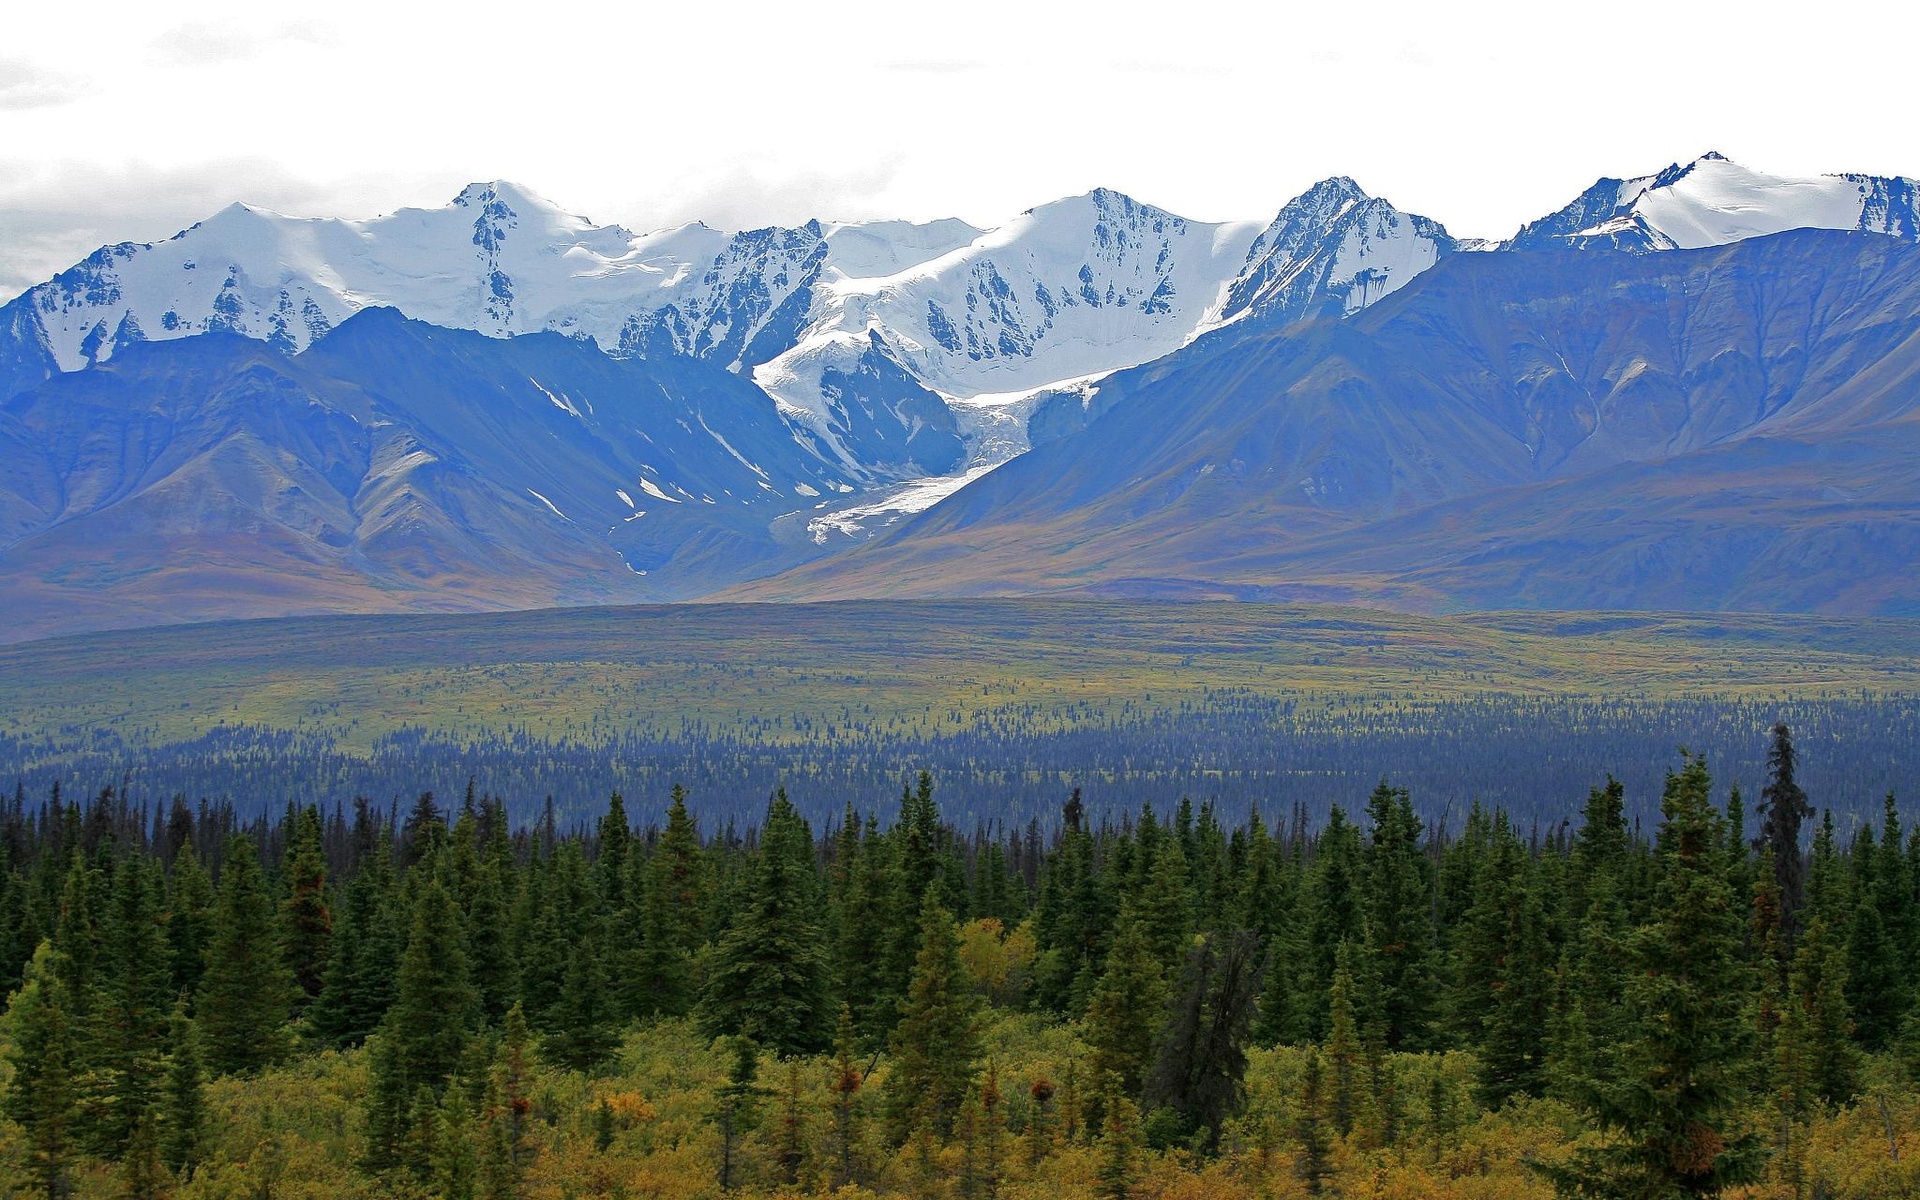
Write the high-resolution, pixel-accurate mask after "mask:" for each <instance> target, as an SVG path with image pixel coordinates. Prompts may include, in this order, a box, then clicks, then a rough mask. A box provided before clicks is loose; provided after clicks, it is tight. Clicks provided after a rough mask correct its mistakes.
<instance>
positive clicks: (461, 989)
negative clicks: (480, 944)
mask: <svg viewBox="0 0 1920 1200" xmlns="http://www.w3.org/2000/svg"><path fill="white" fill-rule="evenodd" d="M396 985H397V986H396V994H395V996H394V1001H393V1007H392V1008H391V1009H389V1010H388V1012H387V1017H386V1023H385V1026H384V1033H383V1036H384V1037H385V1038H386V1039H387V1040H389V1041H390V1042H391V1043H392V1044H393V1054H394V1061H395V1063H396V1064H397V1066H398V1069H399V1070H400V1072H401V1073H402V1077H403V1080H404V1084H405V1086H404V1091H403V1093H402V1094H404V1095H407V1096H409V1097H410V1096H412V1095H413V1093H414V1092H415V1091H416V1090H417V1089H419V1088H422V1087H424V1088H427V1089H429V1090H430V1091H431V1092H432V1093H433V1094H434V1096H435V1103H436V1104H437V1103H438V1097H439V1095H440V1093H441V1092H442V1091H443V1090H444V1089H445V1088H446V1084H447V1080H448V1079H449V1078H451V1077H452V1075H453V1073H454V1071H455V1070H456V1069H457V1068H458V1067H459V1065H460V1059H461V1056H462V1054H463V1053H464V1052H465V1050H466V1047H467V1040H468V1038H469V1036H470V1035H471V1034H472V1031H473V1029H474V1027H475V1025H476V1023H477V1021H478V1018H479V999H478V997H477V996H476V995H475V994H474V990H473V983H472V980H471V979H470V978H469V976H468V973H467V935H466V931H465V929H463V928H462V926H461V921H460V910H459V908H458V907H457V906H455V904H454V902H453V897H451V896H449V895H448V894H447V890H446V888H445V887H443V886H441V883H440V881H439V880H438V879H435V878H432V877H428V878H427V879H426V880H425V881H424V882H423V883H422V884H421V885H420V887H419V890H418V891H417V892H416V893H415V895H414V901H413V919H412V922H411V928H410V931H409V933H408V936H407V948H406V951H405V952H404V953H403V954H402V955H401V958H400V971H399V977H398V979H397V980H396Z"/></svg>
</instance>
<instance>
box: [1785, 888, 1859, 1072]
mask: <svg viewBox="0 0 1920 1200" xmlns="http://www.w3.org/2000/svg"><path fill="white" fill-rule="evenodd" d="M1846 971H1847V965H1846V958H1845V957H1844V955H1843V954H1842V953H1841V949H1840V947H1839V946H1838V945H1837V944H1836V943H1835V942H1834V939H1833V938H1832V936H1831V935H1830V934H1829V933H1828V932H1827V927H1826V922H1825V921H1823V920H1821V919H1820V918H1819V917H1815V918H1814V919H1813V920H1812V921H1810V922H1808V923H1807V926H1806V928H1805V929H1804V930H1803V931H1802V933H1801V937H1800V943H1799V948H1798V950H1797V952H1796V953H1795V955H1794V962H1793V975H1792V981H1791V984H1790V985H1789V987H1788V990H1787V1003H1786V1011H1787V1013H1788V1014H1789V1015H1790V1017H1791V1018H1792V1022H1793V1024H1794V1025H1795V1026H1796V1030H1795V1032H1796V1033H1797V1035H1798V1039H1797V1040H1798V1044H1797V1045H1796V1046H1793V1047H1791V1048H1790V1049H1783V1050H1782V1052H1781V1054H1782V1057H1783V1058H1785V1057H1789V1056H1790V1055H1791V1054H1795V1053H1797V1054H1799V1055H1800V1056H1802V1057H1803V1060H1804V1061H1803V1062H1802V1063H1800V1064H1796V1066H1797V1067H1798V1070H1797V1072H1796V1073H1797V1074H1799V1075H1801V1076H1802V1077H1803V1078H1804V1079H1805V1091H1806V1095H1807V1096H1808V1097H1809V1098H1812V1099H1817V1100H1818V1101H1819V1102H1820V1103H1822V1104H1824V1105H1826V1106H1827V1107H1829V1108H1837V1107H1839V1106H1840V1105H1842V1104H1846V1103H1847V1102H1849V1101H1851V1100H1852V1099H1853V1097H1854V1095H1855V1093H1856V1092H1858V1091H1859V1088H1860V1052H1859V1050H1858V1049H1857V1048H1856V1047H1855V1046H1854V1043H1853V1017H1852V1014H1851V1013H1850V1012H1849V1011H1848V1009H1847V996H1846V986H1847V980H1846ZM1783 1040H1784V1039H1783Z"/></svg>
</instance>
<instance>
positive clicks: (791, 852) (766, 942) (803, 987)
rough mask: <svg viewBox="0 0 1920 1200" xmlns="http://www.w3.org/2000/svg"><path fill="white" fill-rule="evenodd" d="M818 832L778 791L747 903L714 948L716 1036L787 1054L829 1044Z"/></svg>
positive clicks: (711, 1004) (710, 1003) (711, 979)
mask: <svg viewBox="0 0 1920 1200" xmlns="http://www.w3.org/2000/svg"><path fill="white" fill-rule="evenodd" d="M818 901H819V887H818V882H817V880H816V878H815V874H814V860H813V838H812V835H811V834H810V833H809V832H808V830H807V824H806V822H805V821H804V820H802V819H801V817H800V814H799V813H797V812H795V811H794V808H793V805H792V804H791V803H790V802H789V801H788V800H787V797H786V793H785V792H784V791H782V792H780V793H778V794H777V795H775V797H774V799H773V802H772V803H771V804H770V805H769V806H768V809H767V820H766V824H765V825H764V826H763V827H762V829H761V835H760V846H759V849H758V851H757V853H756V854H755V855H754V857H753V860H752V862H751V864H750V865H749V867H748V870H747V875H746V877H745V879H744V880H743V896H742V902H741V905H740V908H739V909H738V910H737V911H736V912H735V913H734V916H733V923H732V926H731V928H729V929H728V930H727V931H726V933H724V934H723V935H722V936H721V938H720V940H719V941H718V943H716V944H715V945H714V947H713V954H712V959H711V963H712V970H711V972H710V974H709V976H708V982H707V987H706V992H705V995H704V996H703V998H702V1001H701V1008H702V1023H703V1025H704V1027H705V1028H706V1029H707V1030H708V1031H709V1032H710V1033H711V1034H714V1035H722V1034H740V1035H744V1036H747V1037H751V1038H752V1039H754V1040H755V1041H756V1042H759V1043H761V1044H763V1045H765V1046H767V1047H768V1048H769V1049H771V1050H773V1051H774V1052H775V1053H777V1054H780V1055H792V1054H811V1053H814V1052H816V1051H818V1050H821V1049H823V1048H825V1046H826V1044H827V1037H828V1035H827V1029H826V1013H827V1011H828V1010H827V1003H828V1001H827V962H826V952H825V945H824V941H825V939H824V935H823V933H822V930H821V925H820V919H819V914H818V907H819V903H818Z"/></svg>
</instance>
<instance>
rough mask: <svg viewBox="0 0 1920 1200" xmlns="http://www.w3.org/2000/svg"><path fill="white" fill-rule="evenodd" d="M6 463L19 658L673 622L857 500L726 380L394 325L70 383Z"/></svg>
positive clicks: (148, 358)
mask: <svg viewBox="0 0 1920 1200" xmlns="http://www.w3.org/2000/svg"><path fill="white" fill-rule="evenodd" d="M721 430H725V431H726V432H725V433H721V432H719V431H721ZM0 456H4V460H5V462H6V464H7V467H8V470H7V472H6V473H5V476H4V479H5V482H4V484H0V536H4V537H5V550H4V553H0V586H3V587H4V588H5V590H6V592H7V594H8V596H9V600H10V615H11V616H12V618H13V620H14V621H15V622H16V624H15V633H16V636H17V635H18V634H19V633H20V632H25V631H30V630H32V629H34V628H54V627H63V628H74V627H103V626H113V625H120V624H136V623H148V622H150V621H151V620H153V619H154V617H155V615H156V614H158V615H159V616H161V617H162V618H163V619H174V620H182V619H195V618H208V617H220V616H241V615H258V614H260V613H263V612H287V613H292V612H316V611H391V610H399V609H424V610H446V609H467V608H489V607H512V606H527V605H539V604H551V603H556V602H570V603H578V602H595V601H604V600H615V599H645V598H656V599H658V598H682V597H685V596H688V595H694V594H698V593H700V592H702V591H705V590H710V589H711V588H712V587H713V586H716V585H717V584H719V583H723V582H729V581H732V580H734V579H737V578H740V571H741V570H742V569H743V568H745V569H749V570H750V569H752V567H751V565H752V564H758V565H759V566H760V568H761V569H766V568H767V567H769V566H771V565H775V564H777V563H779V562H780V561H782V555H787V556H789V558H790V556H791V554H792V550H791V549H788V548H783V547H780V546H778V545H776V544H775V543H774V542H773V541H772V539H771V535H770V534H769V532H768V525H769V523H770V522H771V521H772V520H773V519H774V517H775V516H777V515H778V513H779V512H781V511H785V510H787V509H795V508H800V507H803V506H805V505H807V503H808V497H811V496H820V495H826V494H835V493H837V492H839V491H840V489H842V488H843V487H845V486H846V484H845V482H844V476H843V475H842V474H840V473H838V472H836V471H835V470H834V469H833V468H832V467H831V466H829V465H828V464H827V463H826V462H824V461H823V460H822V459H821V457H820V456H819V454H818V453H817V452H815V451H813V450H810V449H808V448H807V447H804V446H802V445H801V444H799V443H798V442H796V441H795V440H794V439H793V438H792V436H791V435H790V434H789V432H788V431H787V430H786V428H785V427H784V426H783V425H782V424H781V423H780V422H779V420H778V419H777V418H776V416H775V414H774V412H773V404H772V402H771V401H770V400H769V399H768V398H767V397H766V395H765V394H764V393H762V392H760V391H759V390H758V389H757V388H754V387H753V386H752V385H751V384H749V383H746V382H745V381H743V380H741V379H739V378H738V377H737V376H735V375H733V374H731V373H729V372H726V371H723V370H720V369H718V368H714V367H710V366H707V365H705V364H703V363H701V362H699V361H697V360H692V359H686V358H680V359H673V360H669V361H667V362H664V363H648V362H640V361H618V360H614V359H611V358H608V357H607V356H606V355H604V354H602V353H600V352H599V351H598V350H597V349H595V348H594V347H593V346H592V345H591V344H589V343H584V342H580V341H576V340H574V339H570V338H565V337H561V336H559V335H555V334H544V335H529V336H524V337H519V338H514V339H510V340H503V339H491V338H486V337H483V336H480V335H478V334H475V333H469V332H463V331H454V330H446V329H440V328H436V327H434V326H430V325H425V324H421V323H419V322H413V321H408V320H406V319H404V318H402V317H400V316H398V315H397V314H395V313H393V312H392V311H391V310H384V309H370V310H366V311H365V312H363V313H361V314H360V315H358V316H355V317H353V318H352V319H350V320H348V321H347V322H346V323H345V324H343V325H342V326H341V327H340V328H339V329H337V330H335V331H334V332H333V333H332V334H330V335H329V336H328V337H326V338H324V339H322V340H321V341H319V342H317V343H315V345H314V346H313V347H312V348H311V349H309V350H307V351H306V352H304V353H302V354H300V355H298V356H295V357H292V358H288V357H286V356H284V355H281V354H278V353H276V352H274V351H273V350H271V349H270V348H268V347H266V346H264V345H262V344H260V343H258V342H255V341H250V340H246V339H242V338H238V337H234V336H231V335H224V336H223V335H212V336H207V337H200V338H193V339H188V340H184V341H177V342H168V343H153V344H149V345H145V346H139V347H134V348H132V349H130V350H129V351H128V352H126V353H124V354H121V355H118V356H116V357H115V359H114V360H113V361H112V362H110V363H106V364H102V365H101V366H99V367H96V368H93V369H91V370H88V371H83V372H76V373H71V374H64V375H57V376H56V377H54V378H52V379H50V380H47V381H45V382H43V383H41V384H40V385H39V386H37V387H31V388H28V389H27V390H24V391H21V392H18V393H16V394H15V395H14V396H13V398H12V399H10V400H9V401H7V402H6V403H5V404H4V405H3V406H0Z"/></svg>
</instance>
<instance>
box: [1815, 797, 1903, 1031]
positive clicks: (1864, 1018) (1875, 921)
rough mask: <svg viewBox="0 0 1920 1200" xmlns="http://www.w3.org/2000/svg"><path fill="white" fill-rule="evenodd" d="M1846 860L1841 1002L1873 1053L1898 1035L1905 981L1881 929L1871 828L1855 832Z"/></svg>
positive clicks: (1881, 892)
mask: <svg viewBox="0 0 1920 1200" xmlns="http://www.w3.org/2000/svg"><path fill="white" fill-rule="evenodd" d="M1849 858H1850V859H1851V860H1852V861H1851V867H1852V870H1851V880H1850V886H1849V887H1848V888H1847V889H1846V894H1847V895H1849V896H1850V897H1851V898H1852V903H1853V911H1852V913H1851V914H1850V915H1849V916H1848V918H1847V920H1846V932H1847V1003H1848V1005H1849V1006H1850V1007H1851V1008H1852V1010H1853V1019H1854V1027H1855V1030H1856V1033H1857V1035H1858V1037H1859V1039H1860V1044H1861V1046H1863V1047H1864V1048H1866V1049H1867V1050H1870V1051H1873V1052H1876V1053H1877V1052H1879V1051H1881V1050H1884V1049H1886V1048H1887V1047H1888V1046H1890V1045H1892V1043H1893V1039H1894V1037H1895V1035H1896V1034H1898V1032H1899V1029H1900V1015H1901V1012H1902V1009H1903V1006H1904V1001H1905V991H1906V982H1905V977H1904V975H1903V974H1902V971H1901V965H1900V953H1899V950H1898V947H1897V946H1896V944H1895V943H1894V940H1893V938H1892V937H1890V936H1889V931H1888V929H1887V925H1886V911H1887V909H1888V908H1889V907H1891V906H1890V905H1889V904H1888V903H1887V901H1888V900H1889V899H1890V897H1888V895H1887V890H1888V889H1886V888H1883V887H1882V886H1881V884H1880V880H1879V871H1880V866H1881V855H1880V851H1879V845H1878V842H1877V840H1876V839H1875V837H1874V833H1873V828H1872V827H1871V826H1867V827H1864V828H1862V829H1861V830H1860V833H1859V836H1858V837H1856V838H1855V840H1854V844H1853V849H1852V851H1851V853H1850V854H1849ZM1822 907H1825V906H1824V905H1822Z"/></svg>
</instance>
